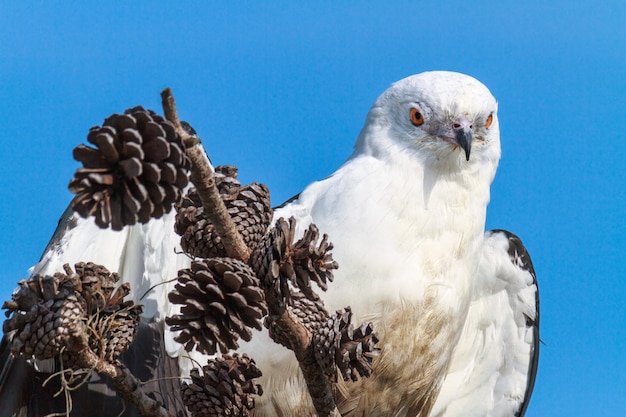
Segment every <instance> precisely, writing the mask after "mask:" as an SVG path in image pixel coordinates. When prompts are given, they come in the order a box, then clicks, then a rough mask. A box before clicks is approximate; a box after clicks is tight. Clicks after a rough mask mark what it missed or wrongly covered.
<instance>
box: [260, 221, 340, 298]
mask: <svg viewBox="0 0 626 417" xmlns="http://www.w3.org/2000/svg"><path fill="white" fill-rule="evenodd" d="M295 231H296V220H295V219H294V218H293V217H291V218H290V219H289V222H286V221H285V220H284V219H283V218H280V219H278V220H277V221H276V224H275V225H274V227H273V228H272V229H271V230H270V232H269V233H268V234H267V235H265V237H264V238H263V241H262V242H261V243H260V244H259V245H258V246H257V248H256V249H255V250H254V251H253V252H252V254H251V255H250V261H249V264H250V265H251V266H252V269H254V270H255V271H256V273H257V276H258V277H259V278H260V279H261V281H262V282H263V285H264V287H265V288H267V289H268V290H270V291H272V292H273V293H274V294H276V295H277V296H278V297H282V298H285V299H286V300H287V301H289V300H290V298H291V291H292V290H291V289H290V287H289V284H290V283H291V284H292V285H293V286H295V287H296V288H298V289H299V290H300V291H302V293H303V294H304V295H305V296H306V297H307V298H308V299H310V300H318V299H319V296H318V295H317V294H315V292H314V291H313V289H312V288H311V281H314V282H315V283H316V284H317V285H318V286H319V287H320V288H321V289H322V290H324V291H326V289H327V288H328V286H327V282H328V281H332V280H333V273H332V270H333V269H337V268H338V265H337V262H335V261H334V260H333V258H332V254H331V253H330V251H331V250H332V248H333V245H332V243H330V242H328V236H327V235H323V237H322V240H321V242H320V243H319V245H318V244H317V240H318V238H319V230H318V228H317V226H315V225H314V224H313V223H311V224H310V225H309V228H308V229H307V230H306V231H305V232H304V235H303V236H302V238H301V239H300V240H298V241H297V242H296V243H293V241H294V236H295Z"/></svg>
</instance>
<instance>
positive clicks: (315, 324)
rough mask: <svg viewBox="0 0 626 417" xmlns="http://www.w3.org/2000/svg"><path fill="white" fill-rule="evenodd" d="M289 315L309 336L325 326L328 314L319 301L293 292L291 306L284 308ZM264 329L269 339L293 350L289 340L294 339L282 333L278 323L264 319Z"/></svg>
mask: <svg viewBox="0 0 626 417" xmlns="http://www.w3.org/2000/svg"><path fill="white" fill-rule="evenodd" d="M286 308H287V310H288V311H289V314H291V315H292V316H293V317H295V318H296V319H297V320H298V321H299V322H300V323H302V325H303V326H304V327H305V328H306V329H307V330H308V331H309V332H311V334H315V333H317V330H318V329H319V328H320V326H322V325H324V324H326V320H328V312H327V311H326V309H325V308H324V303H322V302H321V301H319V300H317V301H312V300H309V299H308V298H306V297H305V296H304V295H303V294H302V293H301V292H299V291H293V292H292V294H291V304H289V305H287V306H286ZM263 324H264V325H265V327H266V328H267V329H268V331H269V335H270V338H271V339H272V340H273V341H274V342H276V343H279V344H281V345H283V346H285V347H286V348H287V349H293V347H292V342H291V338H292V337H294V335H292V334H291V333H290V332H289V331H284V330H283V329H282V328H281V327H280V322H279V321H275V320H274V319H273V318H272V317H271V315H268V316H266V317H265V320H264V323H263Z"/></svg>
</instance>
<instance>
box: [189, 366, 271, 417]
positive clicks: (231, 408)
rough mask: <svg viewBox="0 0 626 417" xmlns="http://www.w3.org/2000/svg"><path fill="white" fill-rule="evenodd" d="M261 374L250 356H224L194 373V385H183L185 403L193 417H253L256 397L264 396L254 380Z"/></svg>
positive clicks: (195, 369) (193, 370)
mask: <svg viewBox="0 0 626 417" xmlns="http://www.w3.org/2000/svg"><path fill="white" fill-rule="evenodd" d="M260 376H261V371H260V370H259V369H258V368H257V367H256V365H255V363H254V361H253V360H252V359H250V358H249V357H248V356H247V355H245V354H244V355H243V356H239V355H237V354H234V355H232V356H231V355H224V356H223V357H221V358H220V357H217V358H214V359H210V360H209V363H208V364H207V365H206V366H203V367H202V373H200V371H199V370H198V369H197V368H194V369H192V370H191V380H192V382H191V384H187V383H186V382H183V384H182V394H183V402H184V404H185V406H186V407H187V409H188V410H189V412H190V413H191V415H192V416H193V417H213V416H232V417H247V416H250V415H251V414H250V410H252V409H253V408H254V397H253V395H262V393H263V391H262V390H261V386H260V385H256V384H255V383H254V381H253V378H258V377H260Z"/></svg>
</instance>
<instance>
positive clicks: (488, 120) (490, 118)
mask: <svg viewBox="0 0 626 417" xmlns="http://www.w3.org/2000/svg"><path fill="white" fill-rule="evenodd" d="M491 123H493V114H490V115H489V117H487V121H486V122H485V129H489V126H491Z"/></svg>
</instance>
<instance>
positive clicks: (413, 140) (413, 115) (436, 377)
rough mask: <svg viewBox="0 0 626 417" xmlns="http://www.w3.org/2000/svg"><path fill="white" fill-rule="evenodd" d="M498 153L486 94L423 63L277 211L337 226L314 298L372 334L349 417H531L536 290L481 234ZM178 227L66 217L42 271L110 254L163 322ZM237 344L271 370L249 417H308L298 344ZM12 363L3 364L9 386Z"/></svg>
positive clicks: (521, 251) (494, 115)
mask: <svg viewBox="0 0 626 417" xmlns="http://www.w3.org/2000/svg"><path fill="white" fill-rule="evenodd" d="M500 156H501V148H500V131H499V120H498V103H497V101H496V99H495V98H494V97H493V95H492V94H491V92H490V91H489V89H488V88H487V87H486V86H485V85H483V84H482V83H481V82H480V81H478V80H476V79H475V78H473V77H471V76H468V75H465V74H461V73H457V72H450V71H429V72H423V73H419V74H416V75H412V76H409V77H407V78H404V79H402V80H400V81H397V82H395V83H394V84H392V85H391V86H390V87H389V88H388V89H387V90H386V91H384V92H383V93H382V95H380V96H379V97H378V98H377V99H376V100H375V102H374V104H373V105H372V107H371V108H370V110H369V112H368V114H367V116H366V119H365V124H364V126H363V128H362V130H361V132H360V134H359V135H358V138H357V141H356V144H355V146H354V151H353V153H352V154H351V155H350V156H349V157H348V159H347V160H346V161H345V162H344V163H343V164H342V165H341V166H340V167H339V168H338V169H337V170H336V171H335V172H334V173H333V174H331V175H330V176H329V177H327V178H326V179H324V180H321V181H318V182H314V183H312V184H310V185H309V186H307V187H306V188H305V189H304V190H303V191H302V192H300V193H299V194H298V195H297V196H296V197H294V198H292V199H290V200H289V201H288V202H286V203H284V204H283V205H281V206H279V207H278V208H276V210H275V211H274V219H275V220H276V219H279V218H285V219H287V218H290V217H293V218H295V220H296V224H297V233H296V234H302V233H303V232H304V230H305V229H306V228H307V227H308V226H309V225H310V224H312V223H314V224H315V225H316V226H317V227H318V228H319V230H320V231H321V232H322V233H325V234H327V235H328V236H329V239H330V240H331V241H332V242H333V245H334V248H333V257H334V259H335V260H336V261H337V262H338V264H339V269H337V271H335V273H334V275H335V278H334V281H333V282H332V284H330V285H329V286H328V289H327V291H325V292H323V293H321V294H320V296H321V298H322V300H323V302H324V304H325V305H326V307H327V308H328V310H329V311H334V310H338V309H341V308H344V307H346V306H350V308H351V310H352V312H353V314H354V319H355V321H356V322H360V321H369V322H372V323H373V325H374V328H375V329H376V333H377V335H378V337H379V343H378V347H379V348H380V354H379V355H378V356H377V357H376V358H375V359H374V361H373V373H372V375H371V376H370V377H369V378H361V379H359V380H358V381H356V382H343V381H339V383H338V385H337V389H336V392H335V395H336V397H337V398H336V401H337V407H338V409H339V412H340V413H341V415H342V416H372V417H386V416H397V417H428V416H430V417H456V416H485V415H489V416H498V417H505V416H523V415H524V414H525V412H526V410H527V407H528V403H529V400H530V396H531V394H532V390H533V387H534V382H535V378H536V373H537V368H538V357H539V291H538V286H537V280H536V275H535V271H534V268H533V264H532V261H531V259H530V255H529V254H528V251H527V250H526V248H525V247H524V245H523V244H522V242H521V240H520V238H519V237H517V236H516V235H514V234H513V233H511V232H508V231H506V230H502V229H498V230H490V231H486V230H485V224H486V215H487V205H488V203H489V199H490V186H491V183H492V181H493V179H494V177H495V174H496V170H497V167H498V163H499V160H500ZM172 229H173V215H172V214H171V213H169V214H166V215H164V216H163V217H162V218H160V219H153V220H151V221H150V222H149V223H147V224H145V225H136V226H130V227H125V228H124V229H123V230H122V231H121V232H115V231H111V230H101V229H99V228H98V227H97V226H95V225H94V224H93V221H92V220H91V219H83V218H81V217H79V216H77V215H76V214H75V213H72V212H71V211H68V212H66V214H65V216H64V217H63V219H62V221H61V223H60V224H59V227H58V229H57V232H56V233H55V235H54V236H53V239H52V241H51V242H50V244H49V245H48V247H47V249H46V250H45V251H44V255H43V256H42V259H41V261H40V262H39V263H38V264H37V265H36V266H35V267H34V269H33V273H42V274H44V273H45V274H50V273H53V272H55V271H56V270H59V268H60V267H61V266H62V265H63V264H64V263H68V262H69V263H73V262H78V261H81V260H83V261H86V260H91V261H93V262H96V263H101V264H103V265H105V266H106V267H107V268H109V269H110V270H112V271H118V272H119V273H120V276H121V277H122V279H123V280H125V281H127V282H129V283H130V285H131V290H132V293H133V294H139V295H143V294H146V296H145V297H144V298H143V299H142V301H141V302H142V304H144V305H145V306H146V309H145V312H144V317H147V318H149V319H151V320H152V323H153V326H154V323H159V322H160V321H162V319H163V316H164V314H167V313H171V312H172V311H174V310H175V307H174V306H172V305H171V304H170V303H169V302H168V300H167V292H168V290H169V289H171V284H169V285H162V286H159V287H158V288H156V289H152V290H151V291H149V290H150V289H151V288H152V287H153V286H154V284H155V283H159V282H163V281H166V280H168V279H169V278H171V277H173V276H175V275H176V271H177V270H178V269H180V268H184V267H187V266H188V265H189V259H188V258H187V257H186V256H184V255H181V254H180V253H179V252H177V251H176V248H178V240H177V239H178V237H177V236H176V235H174V233H173V231H172ZM135 297H138V296H137V295H135ZM157 327H158V326H157ZM157 334H158V336H159V337H160V338H161V339H162V340H161V341H160V343H159V348H160V349H161V350H162V351H163V352H162V356H163V357H167V358H169V359H167V360H170V359H171V358H178V361H179V362H178V364H179V366H180V369H181V370H182V372H183V373H184V372H185V369H187V368H188V367H189V359H188V358H187V356H186V355H185V354H184V353H183V349H182V347H181V345H180V344H178V343H176V342H175V341H174V340H173V334H172V333H171V332H170V331H169V330H168V329H167V327H165V328H160V330H159V331H157ZM240 351H242V352H247V353H249V354H250V355H251V356H253V357H254V359H255V360H256V362H257V364H258V365H259V367H260V368H261V369H262V370H263V377H261V379H260V381H259V382H260V384H261V385H262V386H263V391H264V394H263V395H262V396H261V397H259V398H257V407H256V408H255V410H254V414H253V415H255V416H258V417H263V416H275V415H298V416H307V415H310V416H314V415H315V412H314V409H313V408H312V405H311V402H310V399H309V397H308V394H307V389H306V386H305V382H304V380H303V378H302V376H301V375H300V373H299V370H298V366H297V362H295V359H294V357H293V354H291V352H289V351H288V350H286V349H283V348H282V347H281V346H277V345H276V344H274V343H273V342H272V341H271V340H270V339H269V337H268V335H267V333H266V332H257V333H255V334H254V337H253V338H252V340H251V341H250V342H245V343H241V346H240ZM5 356H6V355H5ZM136 356H137V357H136V358H135V360H139V361H140V360H141V355H140V354H138V355H136ZM194 358H196V359H197V358H198V356H194ZM0 359H2V356H0ZM0 366H2V365H0ZM11 372H12V368H10V364H9V360H8V359H7V360H6V361H5V364H4V368H2V371H0V386H2V385H3V383H6V380H7V379H6V377H5V381H3V380H2V375H10V374H11ZM14 401H15V400H14ZM1 404H3V398H2V396H1V395H0V405H1Z"/></svg>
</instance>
